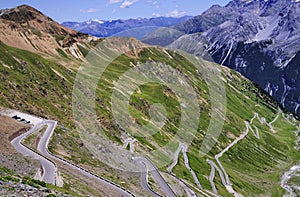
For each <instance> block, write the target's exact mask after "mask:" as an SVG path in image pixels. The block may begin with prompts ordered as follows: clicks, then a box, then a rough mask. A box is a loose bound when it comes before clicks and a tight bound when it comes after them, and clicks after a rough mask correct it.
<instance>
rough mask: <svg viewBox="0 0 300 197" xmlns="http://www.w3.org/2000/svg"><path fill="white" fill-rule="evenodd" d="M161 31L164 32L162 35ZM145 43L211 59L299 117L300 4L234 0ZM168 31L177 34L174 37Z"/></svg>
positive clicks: (287, 0) (291, 0)
mask: <svg viewBox="0 0 300 197" xmlns="http://www.w3.org/2000/svg"><path fill="white" fill-rule="evenodd" d="M159 31H160V32H159ZM159 31H156V32H154V33H153V34H152V35H149V36H147V37H146V38H144V39H143V41H145V42H146V43H149V44H157V45H164V46H166V45H169V47H170V48H177V49H178V48H180V49H183V50H186V51H189V52H193V53H195V54H197V55H198V56H202V57H204V56H209V57H211V58H212V59H211V60H212V61H215V62H217V63H219V64H222V65H225V66H228V67H230V68H232V69H235V70H236V71H238V72H240V73H242V74H243V75H244V76H246V77H247V78H249V79H251V80H252V81H254V82H255V83H257V84H258V85H259V86H260V87H261V88H262V89H264V90H265V91H266V92H268V93H269V94H270V95H271V96H273V97H274V98H275V99H276V100H277V101H279V102H280V103H281V104H282V105H283V106H284V107H285V108H286V109H288V110H289V111H291V112H293V113H295V114H298V115H300V109H299V107H300V83H299V82H300V81H299V80H300V76H299V71H300V70H299V68H300V61H299V58H300V41H299V40H300V2H299V1H298V0H233V1H231V2H230V3H229V4H227V5H226V6H225V7H221V6H218V5H216V6H212V7H211V8H210V9H208V10H207V11H206V12H204V13H203V14H201V15H199V16H196V17H194V18H192V19H190V20H188V21H187V22H184V23H182V24H179V25H177V26H174V27H172V29H171V30H170V29H165V30H159ZM169 32H176V33H173V35H174V34H175V35H176V36H173V37H172V36H166V35H170V33H169Z"/></svg>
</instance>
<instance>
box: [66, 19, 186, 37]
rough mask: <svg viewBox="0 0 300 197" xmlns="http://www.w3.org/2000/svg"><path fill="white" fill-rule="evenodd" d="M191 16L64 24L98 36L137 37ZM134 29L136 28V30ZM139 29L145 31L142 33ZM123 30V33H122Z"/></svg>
mask: <svg viewBox="0 0 300 197" xmlns="http://www.w3.org/2000/svg"><path fill="white" fill-rule="evenodd" d="M190 18H191V16H183V17H178V18H176V17H153V18H136V19H117V20H88V21H84V22H63V23H62V25H63V26H65V27H68V28H71V29H74V30H76V31H79V32H83V33H87V34H91V35H93V36H97V37H110V36H114V35H117V36H122V37H124V36H133V37H136V38H142V37H143V36H145V35H146V34H147V33H150V32H152V31H154V30H156V29H157V28H158V27H168V26H172V25H175V24H178V23H181V22H184V21H186V20H188V19H190ZM134 29H136V31H135V32H134ZM137 29H138V30H137ZM130 30H132V31H130ZM126 31H130V33H128V34H124V33H126ZM139 31H143V32H142V34H141V32H139ZM122 32H123V34H121V33H122Z"/></svg>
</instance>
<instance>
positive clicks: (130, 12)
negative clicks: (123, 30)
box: [0, 0, 229, 22]
mask: <svg viewBox="0 0 300 197" xmlns="http://www.w3.org/2000/svg"><path fill="white" fill-rule="evenodd" d="M228 2H229V0H209V1H205V0H1V1H0V9H3V8H11V7H15V6H17V5H21V4H28V5H30V6H33V7H35V8H37V9H38V10H40V11H42V12H43V13H45V14H46V15H48V16H49V17H51V18H52V19H54V20H56V21H58V22H63V21H85V20H88V19H100V20H112V19H127V18H138V17H142V18H149V17H153V16H182V15H191V16H195V15H198V14H200V13H202V12H203V11H205V10H206V9H207V8H209V7H210V6H211V5H214V4H219V5H226V4H227V3H228Z"/></svg>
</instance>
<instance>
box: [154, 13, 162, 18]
mask: <svg viewBox="0 0 300 197" xmlns="http://www.w3.org/2000/svg"><path fill="white" fill-rule="evenodd" d="M152 16H154V17H160V16H161V14H158V13H153V14H152Z"/></svg>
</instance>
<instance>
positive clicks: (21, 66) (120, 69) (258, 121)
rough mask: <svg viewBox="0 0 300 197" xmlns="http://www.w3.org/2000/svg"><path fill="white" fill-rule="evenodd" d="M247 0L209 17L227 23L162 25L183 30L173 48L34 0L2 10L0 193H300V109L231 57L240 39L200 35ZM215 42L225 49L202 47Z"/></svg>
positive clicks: (90, 194)
mask: <svg viewBox="0 0 300 197" xmlns="http://www.w3.org/2000/svg"><path fill="white" fill-rule="evenodd" d="M237 2H238V1H237V0H236V1H233V2H232V3H231V4H230V6H227V7H226V8H221V7H218V6H217V7H216V6H214V7H212V8H211V9H210V11H208V12H206V13H205V14H204V15H203V16H199V17H200V18H202V17H204V18H205V17H207V16H206V15H208V19H211V18H215V12H216V11H220V12H219V13H217V14H216V15H217V16H220V15H223V14H225V16H226V17H222V21H211V22H212V24H210V23H209V20H208V19H207V20H204V19H203V20H204V21H202V22H201V23H200V25H201V26H197V28H196V29H194V28H186V26H187V25H191V24H193V22H195V21H197V20H198V19H197V18H199V17H196V18H192V19H190V20H188V21H186V22H183V23H181V24H179V25H177V26H175V29H176V28H177V30H179V29H181V30H183V29H186V30H189V31H190V32H184V34H181V33H182V32H181V33H179V34H177V33H178V31H177V30H176V31H177V33H176V31H175V34H173V33H174V32H171V33H170V32H167V33H166V32H164V31H165V30H157V31H161V32H160V33H163V34H164V33H166V34H164V35H162V37H163V38H168V39H172V37H169V35H174V36H175V37H176V39H175V40H171V41H170V40H160V41H159V42H160V43H168V45H169V44H171V45H169V47H167V48H164V47H161V46H154V45H149V44H145V43H143V42H141V41H139V40H137V39H135V38H130V37H108V38H97V37H94V36H91V35H88V34H84V33H78V32H76V31H75V30H70V29H68V28H66V27H63V26H62V25H60V24H59V23H57V22H55V21H54V20H52V19H51V18H49V17H47V16H45V15H44V14H43V13H41V12H40V11H38V10H36V9H35V8H32V7H30V6H27V5H23V6H18V7H16V8H12V9H8V10H3V11H1V12H0V13H1V14H0V26H2V27H3V28H2V30H1V33H0V54H1V55H0V78H1V81H2V82H1V85H0V95H1V96H0V107H1V113H0V114H1V116H0V118H1V119H0V123H1V124H3V126H1V125H0V128H1V130H0V131H1V135H2V136H5V137H4V138H3V139H1V140H2V141H3V142H2V143H3V144H5V145H4V146H3V150H1V154H0V155H1V157H0V158H1V161H2V162H1V164H0V167H1V168H0V181H1V184H0V190H1V191H2V188H4V187H2V186H3V185H4V184H6V185H10V187H12V188H14V189H15V190H16V191H19V190H18V188H20V184H23V183H24V184H25V186H26V187H27V185H29V186H30V185H32V188H35V190H36V192H42V191H44V190H45V191H46V190H47V191H48V192H45V193H47V195H48V194H49V195H50V194H51V193H52V194H53V195H54V194H57V195H58V196H61V195H66V196H68V195H69V196H191V197H192V196H224V197H227V196H234V197H237V196H238V197H240V196H284V195H287V196H293V195H296V194H297V192H299V187H298V186H297V185H298V182H299V180H298V179H297V177H298V172H299V170H298V169H299V166H298V162H299V159H300V153H299V151H298V149H299V148H298V147H297V146H298V142H299V136H298V135H299V120H298V117H297V115H295V114H296V113H295V114H293V113H291V112H289V111H288V110H289V108H288V109H286V108H285V107H286V106H285V105H283V103H286V102H283V103H282V102H280V101H279V100H278V99H276V98H275V99H274V98H273V97H271V96H273V95H272V94H271V95H270V91H265V90H263V88H262V87H261V86H259V85H260V84H258V85H257V84H255V83H254V82H251V81H250V80H249V79H247V78H246V77H244V76H243V75H242V74H244V73H243V72H241V73H242V74H240V73H238V72H236V71H235V70H233V69H231V68H228V67H225V66H223V65H221V64H224V65H226V63H228V59H231V58H233V57H232V51H234V50H236V48H235V47H236V43H234V42H226V43H229V45H228V46H227V48H226V47H225V48H226V50H224V51H222V52H220V51H218V50H219V49H218V50H216V49H217V48H214V46H217V45H213V46H212V45H206V44H205V43H202V42H195V39H194V38H195V37H197V39H196V40H197V41H199V40H198V38H200V40H201V39H202V36H205V32H204V33H201V34H198V33H197V32H198V31H200V30H201V32H202V31H214V30H212V29H211V28H212V27H211V26H213V27H216V28H217V27H219V28H222V27H226V26H225V25H224V24H223V23H225V24H226V21H227V19H228V20H229V19H230V20H231V19H232V18H236V15H235V14H236V13H233V14H232V12H229V11H228V10H230V9H231V7H233V6H239V4H238V5H237V4H236V3H237ZM253 2H256V1H253ZM234 3H235V4H234ZM240 3H243V2H240ZM250 4H251V5H252V2H249V5H248V6H250ZM253 4H254V3H253ZM255 5H256V4H255ZM223 9H225V11H224V10H223ZM243 9H246V8H243ZM227 11H228V12H227ZM211 12H213V13H214V14H212V15H211ZM270 12H271V11H270ZM253 20H254V19H253ZM219 25H221V26H219ZM12 26H13V27H12ZM200 27H201V29H198V28H200ZM232 27H234V26H232ZM172 28H173V27H172ZM266 28H268V27H266ZM34 29H38V30H39V33H37V31H36V30H34ZM216 31H217V30H216ZM266 31H267V30H266ZM270 31H271V30H270ZM217 32H219V31H217ZM169 33H170V34H169ZM233 33H234V32H233ZM166 35H167V36H166ZM222 35H223V34H220V36H222ZM259 35H260V34H259ZM259 35H258V36H257V37H256V40H253V42H256V41H257V39H258V38H262V37H261V36H259ZM150 36H152V35H151V34H150ZM194 36H195V37H194ZM198 36H200V37H198ZM175 37H173V38H175ZM159 38H160V37H159V36H158V37H155V38H153V37H147V39H149V40H150V41H151V42H152V41H157V40H156V39H159ZM149 40H148V41H149ZM186 40H189V41H188V42H181V41H186ZM144 41H147V40H144ZM251 42H252V41H251ZM224 43H225V41H224ZM152 44H153V43H152ZM215 44H216V43H215ZM246 45H247V44H246ZM220 46H221V45H220ZM222 46H223V45H222ZM202 47H203V48H202ZM205 47H207V48H210V49H211V50H210V51H214V50H216V51H214V53H213V54H212V55H211V56H209V55H207V56H205V57H203V56H201V57H200V56H199V55H197V54H201V53H202V52H203V53H204V52H205ZM187 48H188V49H190V50H192V51H190V53H186V52H184V51H186V50H184V51H181V50H179V49H187ZM221 48H222V47H221ZM195 53H196V55H195ZM220 53H222V55H221V57H222V58H220V59H219V60H222V61H217V62H218V63H214V62H213V61H211V60H212V59H213V60H215V58H216V57H219V54H220ZM245 53H246V52H245ZM294 58H296V56H295V57H294ZM208 60H209V61H208ZM291 62H294V61H291ZM229 67H230V66H229ZM288 67H289V66H288ZM276 74H277V73H276ZM270 75H271V74H270ZM284 82H285V83H286V84H287V83H289V82H288V81H284ZM270 87H271V84H270ZM288 87H289V86H286V89H285V90H286V91H284V92H285V93H284V94H283V98H286V100H285V101H287V102H289V101H288V95H289V94H287V93H288V92H290V91H292V90H293V91H294V89H291V88H288ZM292 112H294V111H292ZM2 143H1V144H2ZM24 161H26V162H24ZM21 163H22V165H20V166H18V165H19V164H21ZM11 177H12V178H11ZM32 188H30V189H32ZM5 192H8V193H7V194H6V195H9V194H12V193H9V190H5ZM0 194H1V193H0ZM1 195H2V194H1Z"/></svg>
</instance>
